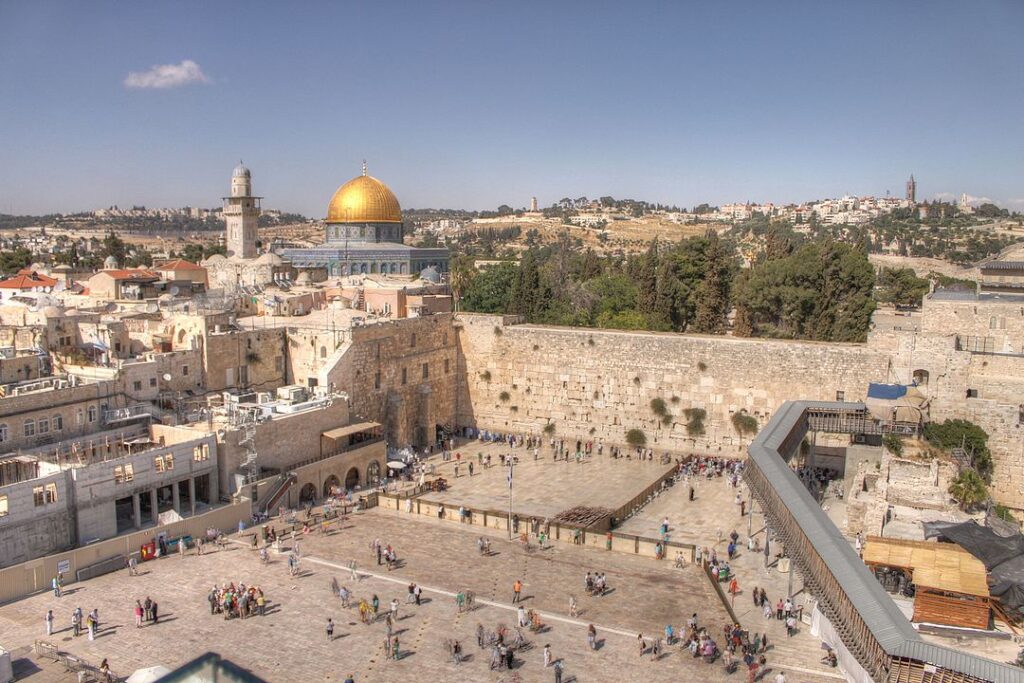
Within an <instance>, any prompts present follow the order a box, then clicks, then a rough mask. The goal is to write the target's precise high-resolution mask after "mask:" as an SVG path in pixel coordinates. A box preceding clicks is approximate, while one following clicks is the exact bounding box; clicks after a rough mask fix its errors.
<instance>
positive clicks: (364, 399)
mask: <svg viewBox="0 0 1024 683" xmlns="http://www.w3.org/2000/svg"><path fill="white" fill-rule="evenodd" d="M350 335H351V337H350V340H349V341H347V342H345V343H344V344H343V345H342V346H341V347H340V348H339V349H338V351H337V353H338V359H337V361H336V362H335V363H333V364H332V365H330V366H329V367H327V368H325V370H324V372H323V373H322V379H321V381H322V382H324V383H326V384H329V385H331V386H333V387H335V388H336V389H338V390H341V391H344V392H346V393H347V394H348V396H349V403H350V405H351V407H352V412H353V414H354V415H357V416H359V418H361V419H365V420H372V421H374V422H380V423H381V424H382V425H384V435H385V437H386V438H387V440H388V443H389V444H391V445H393V446H399V447H402V446H407V445H410V444H413V445H417V446H425V445H426V444H428V443H433V441H434V439H435V437H436V428H437V427H438V426H442V427H445V426H451V425H453V424H454V422H455V412H456V396H457V394H456V376H457V368H458V358H457V356H458V354H457V352H456V345H455V336H456V332H455V329H454V328H453V320H452V316H451V315H449V314H442V315H431V316H425V317H422V318H405V319H401V320H394V321H388V322H380V323H375V324H373V325H366V326H360V327H353V328H352V329H351V333H350Z"/></svg>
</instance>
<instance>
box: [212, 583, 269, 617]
mask: <svg viewBox="0 0 1024 683" xmlns="http://www.w3.org/2000/svg"><path fill="white" fill-rule="evenodd" d="M206 600H207V602H209V603H210V614H211V615H212V614H223V615H224V618H225V619H245V618H247V617H252V616H256V615H259V616H261V617H262V616H264V615H266V609H267V599H266V597H265V596H264V595H263V589H262V588H260V587H259V586H246V585H245V584H244V583H242V582H239V584H238V585H237V586H236V585H235V583H234V581H232V582H231V583H229V584H225V585H223V586H214V587H213V588H211V589H210V592H209V593H207V595H206Z"/></svg>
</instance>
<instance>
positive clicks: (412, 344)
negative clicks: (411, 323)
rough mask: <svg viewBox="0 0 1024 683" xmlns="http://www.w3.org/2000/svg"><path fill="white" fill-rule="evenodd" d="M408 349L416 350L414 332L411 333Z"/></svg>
mask: <svg viewBox="0 0 1024 683" xmlns="http://www.w3.org/2000/svg"><path fill="white" fill-rule="evenodd" d="M409 348H410V349H415V348H416V333H415V332H413V333H412V340H411V341H410V342H409Z"/></svg>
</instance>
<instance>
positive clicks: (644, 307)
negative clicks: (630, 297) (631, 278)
mask: <svg viewBox="0 0 1024 683" xmlns="http://www.w3.org/2000/svg"><path fill="white" fill-rule="evenodd" d="M636 281H637V289H638V292H637V309H638V310H639V311H640V312H641V313H644V314H647V315H650V314H652V313H654V310H655V302H656V301H657V296H658V239H657V238H655V239H654V240H652V241H651V246H649V247H648V248H647V253H646V254H644V255H643V257H641V259H640V261H639V262H638V264H637V277H636Z"/></svg>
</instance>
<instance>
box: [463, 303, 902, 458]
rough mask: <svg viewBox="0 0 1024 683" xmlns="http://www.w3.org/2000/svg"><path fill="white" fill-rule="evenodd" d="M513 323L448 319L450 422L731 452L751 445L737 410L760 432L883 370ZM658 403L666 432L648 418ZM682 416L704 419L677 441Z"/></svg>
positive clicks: (696, 339)
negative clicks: (783, 409) (455, 369)
mask: <svg viewBox="0 0 1024 683" xmlns="http://www.w3.org/2000/svg"><path fill="white" fill-rule="evenodd" d="M512 323H514V319H513V318H509V317H501V316H484V315H460V316H459V317H458V323H457V325H458V329H459V334H458V344H459V351H460V365H461V366H460V383H459V400H458V407H459V415H458V421H459V423H460V424H463V425H477V426H479V427H483V428H491V429H497V430H502V431H504V430H508V431H517V432H534V433H537V432H539V431H541V429H542V428H543V427H544V425H545V424H547V423H553V424H554V425H555V432H556V434H557V435H559V436H561V437H565V438H567V439H577V438H579V439H588V438H593V439H603V440H604V441H605V442H608V443H618V444H621V443H623V442H624V439H625V433H626V431H627V430H629V429H632V428H639V429H641V430H643V431H644V433H645V435H646V437H647V441H648V444H649V445H650V446H652V447H653V448H655V449H656V450H660V449H673V450H687V451H697V452H707V453H721V454H727V455H735V456H740V455H742V454H743V453H744V451H743V447H744V446H745V445H746V443H748V442H749V437H741V436H740V435H739V434H738V433H737V431H736V429H735V427H734V426H733V423H732V416H733V415H734V414H735V413H737V412H740V411H746V412H747V413H748V414H749V415H752V416H753V417H755V418H756V419H757V420H758V423H759V424H761V425H763V424H765V422H766V421H767V420H768V419H769V418H770V417H771V415H772V413H773V412H774V411H775V409H776V408H778V407H779V406H780V405H781V404H782V403H783V402H785V401H787V400H792V399H796V398H805V399H812V400H835V399H836V398H837V397H840V398H843V399H845V400H847V401H859V400H863V399H864V398H865V395H866V392H867V387H868V383H869V382H875V381H884V380H885V379H886V377H887V371H888V364H889V359H888V356H887V355H886V354H884V353H881V352H878V351H874V350H872V349H870V348H868V347H866V346H864V345H856V344H821V343H813V342H792V341H774V340H759V339H740V338H735V337H712V336H697V335H679V334H659V333H641V332H620V331H610V330H593V329H579V328H575V329H574V328H555V327H541V326H536V325H518V324H512ZM656 398H661V399H663V400H664V401H665V404H666V406H667V408H668V411H669V413H670V414H671V415H672V418H671V420H670V424H664V422H663V421H662V419H660V418H659V417H658V416H656V415H655V414H654V412H653V410H652V408H651V401H652V399H656ZM690 408H698V409H703V410H704V411H706V415H707V416H706V418H705V419H704V427H705V434H704V435H703V436H700V437H696V438H692V437H691V436H690V435H688V433H687V429H686V424H687V418H686V417H685V411H686V409H690Z"/></svg>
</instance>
